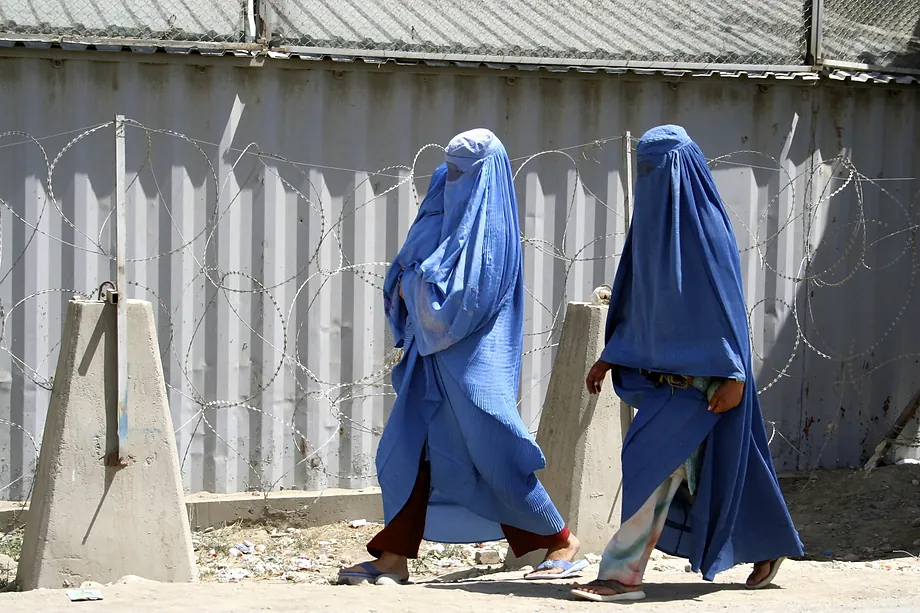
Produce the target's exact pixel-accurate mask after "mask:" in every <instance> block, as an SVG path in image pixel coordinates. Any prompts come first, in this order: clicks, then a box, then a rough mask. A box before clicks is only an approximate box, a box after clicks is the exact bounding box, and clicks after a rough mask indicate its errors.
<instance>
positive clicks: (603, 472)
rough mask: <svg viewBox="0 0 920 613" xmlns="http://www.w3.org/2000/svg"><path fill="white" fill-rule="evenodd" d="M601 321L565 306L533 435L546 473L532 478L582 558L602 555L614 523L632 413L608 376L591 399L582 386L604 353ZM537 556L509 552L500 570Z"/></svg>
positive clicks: (599, 315) (595, 313)
mask: <svg viewBox="0 0 920 613" xmlns="http://www.w3.org/2000/svg"><path fill="white" fill-rule="evenodd" d="M606 317H607V306H606V305H593V304H586V303H580V302H572V303H569V304H568V308H567V311H566V316H565V322H564V324H563V327H562V337H561V339H560V341H559V347H558V349H557V350H556V359H555V361H554V362H553V371H552V375H551V376H550V380H549V387H548V389H547V391H546V399H545V400H544V403H543V412H542V414H541V417H540V428H539V430H538V432H537V443H538V444H539V445H540V448H541V449H543V453H544V454H545V455H546V469H544V470H542V471H540V473H539V474H538V475H537V476H538V477H539V478H540V480H541V481H542V482H543V485H544V487H546V490H547V492H548V493H549V495H550V497H551V498H552V500H553V502H554V503H555V505H556V508H558V509H559V512H560V513H561V514H562V517H563V518H564V519H565V520H566V523H567V525H568V527H569V529H570V530H571V531H572V532H574V533H575V534H576V535H577V536H578V538H579V539H580V540H581V546H582V549H581V551H582V553H594V554H601V553H602V552H603V550H604V547H606V545H607V542H608V541H609V540H610V538H611V537H612V536H613V534H614V533H615V532H616V530H617V528H619V525H620V503H621V500H620V486H621V471H622V466H621V463H620V455H621V452H622V448H623V435H624V433H625V432H626V429H628V427H629V423H630V422H631V420H632V415H633V411H632V409H631V408H629V407H628V406H627V405H625V403H622V402H621V401H620V399H619V398H617V396H616V394H615V393H614V391H613V386H612V385H611V383H610V381H609V378H608V380H607V381H606V382H605V385H604V390H603V392H602V393H601V394H600V395H598V396H592V395H591V394H589V393H588V390H587V389H586V388H585V377H586V376H587V374H588V370H590V369H591V366H593V365H594V362H595V361H596V360H597V359H598V357H599V356H600V354H601V351H602V350H603V347H604V326H605V322H606ZM543 555H544V552H534V553H531V554H529V555H527V556H524V557H523V558H515V557H514V556H513V555H512V554H511V553H509V554H508V560H507V561H506V566H507V567H508V568H512V569H515V568H520V567H522V566H525V565H534V564H538V563H539V562H540V560H542V557H543Z"/></svg>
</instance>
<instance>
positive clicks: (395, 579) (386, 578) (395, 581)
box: [374, 574, 409, 585]
mask: <svg viewBox="0 0 920 613" xmlns="http://www.w3.org/2000/svg"><path fill="white" fill-rule="evenodd" d="M374 584H375V585H408V584H409V580H408V579H403V578H402V577H400V576H399V575H386V574H385V575H380V576H379V577H377V581H375V582H374Z"/></svg>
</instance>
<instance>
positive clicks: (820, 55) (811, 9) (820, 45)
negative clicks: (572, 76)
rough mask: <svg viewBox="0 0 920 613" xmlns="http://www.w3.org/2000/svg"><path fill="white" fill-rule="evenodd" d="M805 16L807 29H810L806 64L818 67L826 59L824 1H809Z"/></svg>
mask: <svg viewBox="0 0 920 613" xmlns="http://www.w3.org/2000/svg"><path fill="white" fill-rule="evenodd" d="M805 16H806V23H805V27H806V28H808V37H807V40H808V49H807V50H806V52H805V62H806V63H807V64H808V65H810V66H817V65H818V64H820V63H821V62H822V60H823V59H824V0H807V2H806V5H805Z"/></svg>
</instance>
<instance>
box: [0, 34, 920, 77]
mask: <svg viewBox="0 0 920 613" xmlns="http://www.w3.org/2000/svg"><path fill="white" fill-rule="evenodd" d="M3 47H25V48H29V49H62V50H65V51H103V52H109V53H111V52H121V51H131V52H134V53H147V54H150V53H157V52H165V53H167V54H172V55H193V54H194V55H201V56H205V57H219V56H234V57H249V58H256V57H259V56H262V57H268V58H271V59H300V60H311V61H323V60H331V61H335V62H364V63H369V64H377V65H381V64H387V63H390V62H393V63H395V64H397V65H401V66H414V65H419V64H423V65H426V66H432V67H443V66H459V67H463V68H479V67H486V68H491V69H494V70H509V69H517V70H523V71H536V70H545V71H548V72H555V73H562V72H578V73H587V74H597V73H605V74H635V75H659V76H668V77H687V76H691V77H723V78H740V77H745V78H749V79H777V80H792V79H798V80H801V81H817V80H820V79H821V78H828V79H831V80H834V81H851V82H854V83H870V84H879V85H892V84H896V85H920V76H918V75H912V74H896V73H886V72H884V71H860V70H848V69H841V68H834V67H812V66H754V65H743V64H741V65H729V64H693V63H668V62H661V63H658V62H623V63H615V62H602V61H585V60H566V59H564V58H558V59H557V58H532V57H513V58H512V57H488V56H481V57H480V56H461V55H458V56H453V55H444V56H441V57H432V56H430V55H428V56H426V55H424V54H412V53H402V52H379V51H359V50H345V49H294V48H265V47H264V46H263V45H260V44H257V43H253V44H239V45H227V44H226V43H206V42H195V43H189V42H184V41H183V42H178V41H175V42H174V41H162V40H121V39H119V40H112V39H106V40H86V39H76V38H73V39H69V38H66V37H60V38H47V37H23V36H22V35H17V36H15V37H10V36H8V35H4V34H0V48H3ZM416 56H417V57H416Z"/></svg>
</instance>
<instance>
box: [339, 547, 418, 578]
mask: <svg viewBox="0 0 920 613" xmlns="http://www.w3.org/2000/svg"><path fill="white" fill-rule="evenodd" d="M368 564H370V565H371V566H373V567H374V568H375V569H377V570H378V571H379V572H380V574H382V575H396V576H398V577H399V578H400V579H402V580H403V581H408V580H409V560H408V558H406V557H405V556H398V555H396V554H395V553H388V552H384V553H383V555H382V556H380V557H379V558H377V559H376V560H374V561H373V562H368ZM339 573H367V570H366V569H364V568H362V567H361V565H360V564H355V565H354V566H349V567H348V568H343V569H342V570H340V571H339Z"/></svg>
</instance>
